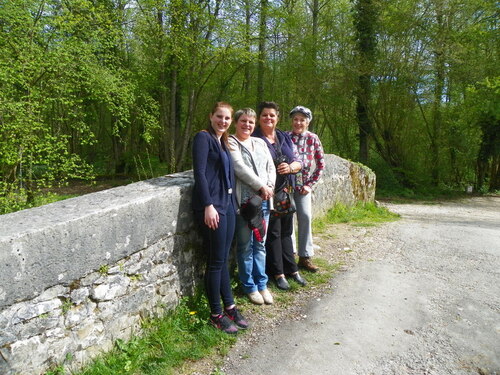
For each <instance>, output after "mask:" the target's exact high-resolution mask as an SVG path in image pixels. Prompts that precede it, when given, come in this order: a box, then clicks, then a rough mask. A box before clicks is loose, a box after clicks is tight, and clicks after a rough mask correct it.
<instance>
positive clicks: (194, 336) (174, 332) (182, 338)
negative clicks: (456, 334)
mask: <svg viewBox="0 0 500 375" xmlns="http://www.w3.org/2000/svg"><path fill="white" fill-rule="evenodd" d="M209 315H210V311H209V308H208V304H207V301H206V299H205V297H204V296H203V295H202V294H197V295H196V296H195V297H193V298H185V299H183V300H182V301H181V303H180V304H179V306H178V307H177V308H176V309H175V310H173V311H169V312H166V315H165V316H164V317H162V318H156V319H148V320H145V321H144V322H143V324H142V331H143V332H142V334H141V335H137V336H134V337H133V338H131V339H130V340H128V341H125V340H120V339H119V340H117V341H116V342H115V346H114V348H113V349H112V350H111V351H110V352H109V353H107V354H104V355H102V356H100V357H99V358H97V359H95V360H94V361H93V363H92V364H91V365H89V366H88V367H86V368H85V369H83V370H81V371H80V372H77V373H75V375H76V374H79V375H94V374H95V375H106V374H109V375H115V374H124V375H126V374H150V375H153V374H158V375H159V374H162V375H163V374H174V373H176V369H177V368H178V367H179V366H181V365H182V363H183V362H184V361H193V360H197V359H200V358H202V357H205V356H207V355H209V354H211V353H214V352H216V351H218V352H220V353H225V352H227V350H228V348H229V347H230V346H231V345H232V344H233V343H234V342H235V340H236V339H235V338H234V337H231V336H229V335H227V334H225V333H223V332H220V331H218V330H215V329H213V328H212V327H211V326H209V324H208V323H207V321H208V318H209ZM63 373H64V368H63V367H62V366H59V367H57V368H56V369H54V370H52V371H49V372H48V373H46V375H49V374H50V375H59V374H63Z"/></svg>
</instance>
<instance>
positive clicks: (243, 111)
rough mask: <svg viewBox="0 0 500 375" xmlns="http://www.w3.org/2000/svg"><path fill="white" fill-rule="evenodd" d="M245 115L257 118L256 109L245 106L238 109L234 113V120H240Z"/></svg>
mask: <svg viewBox="0 0 500 375" xmlns="http://www.w3.org/2000/svg"><path fill="white" fill-rule="evenodd" d="M243 115H247V116H250V117H253V118H257V114H256V113H255V111H254V110H253V109H252V108H243V109H238V110H237V111H236V112H235V113H234V122H238V119H239V118H240V117H241V116H243Z"/></svg>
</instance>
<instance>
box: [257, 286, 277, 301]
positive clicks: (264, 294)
mask: <svg viewBox="0 0 500 375" xmlns="http://www.w3.org/2000/svg"><path fill="white" fill-rule="evenodd" d="M259 293H260V294H261V295H262V298H263V299H264V302H265V303H266V305H272V304H273V303H274V299H273V295H272V294H271V292H270V291H269V289H264V290H260V291H259Z"/></svg>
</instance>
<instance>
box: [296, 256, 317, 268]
mask: <svg viewBox="0 0 500 375" xmlns="http://www.w3.org/2000/svg"><path fill="white" fill-rule="evenodd" d="M298 266H299V267H300V268H303V269H305V270H306V271H309V272H317V271H318V270H319V267H317V266H315V265H314V264H312V262H311V259H310V258H307V257H299V263H298Z"/></svg>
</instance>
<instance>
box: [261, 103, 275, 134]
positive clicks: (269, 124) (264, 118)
mask: <svg viewBox="0 0 500 375" xmlns="http://www.w3.org/2000/svg"><path fill="white" fill-rule="evenodd" d="M277 123H278V113H276V110H275V109H274V108H264V109H263V110H262V112H261V114H260V116H259V125H260V128H261V129H262V131H263V132H264V133H270V132H272V131H274V129H275V128H276V124H277Z"/></svg>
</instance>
